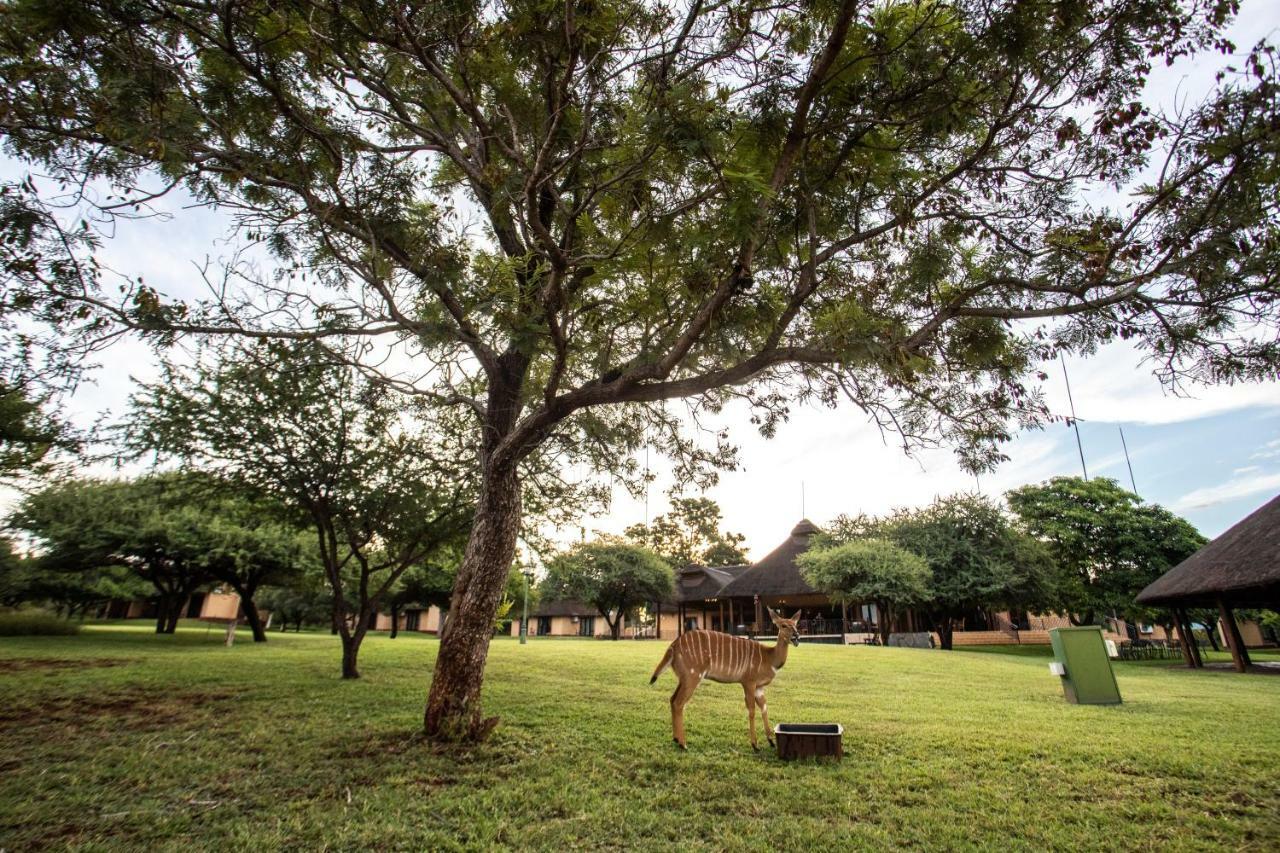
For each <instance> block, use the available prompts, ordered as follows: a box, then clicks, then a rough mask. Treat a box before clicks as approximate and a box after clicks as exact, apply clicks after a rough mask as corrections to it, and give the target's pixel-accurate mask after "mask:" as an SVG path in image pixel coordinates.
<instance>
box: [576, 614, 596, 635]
mask: <svg viewBox="0 0 1280 853" xmlns="http://www.w3.org/2000/svg"><path fill="white" fill-rule="evenodd" d="M595 635H596V617H594V616H579V617H578V636H579V637H594V636H595Z"/></svg>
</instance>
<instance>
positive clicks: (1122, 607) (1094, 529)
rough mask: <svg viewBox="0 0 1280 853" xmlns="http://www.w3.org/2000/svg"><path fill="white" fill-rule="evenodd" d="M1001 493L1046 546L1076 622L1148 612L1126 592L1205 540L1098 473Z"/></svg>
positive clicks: (1136, 588) (1176, 518) (1186, 524)
mask: <svg viewBox="0 0 1280 853" xmlns="http://www.w3.org/2000/svg"><path fill="white" fill-rule="evenodd" d="M1005 498H1006V500H1007V501H1008V502H1009V507H1010V509H1012V510H1013V512H1014V513H1015V514H1016V515H1017V516H1018V518H1019V519H1020V520H1021V521H1022V524H1023V525H1024V526H1025V527H1026V529H1027V530H1028V531H1029V532H1031V533H1032V534H1033V535H1034V536H1036V537H1038V538H1040V539H1041V540H1043V541H1044V542H1045V544H1046V545H1047V546H1048V547H1049V549H1050V550H1051V551H1052V552H1053V555H1054V559H1055V561H1056V563H1057V565H1058V567H1059V568H1060V569H1061V571H1062V572H1063V577H1062V581H1061V583H1060V584H1059V586H1060V589H1061V592H1062V603H1063V606H1064V609H1065V610H1066V611H1067V612H1068V613H1069V614H1070V616H1071V619H1072V621H1073V622H1074V623H1075V624H1078V625H1079V624H1083V625H1092V624H1094V623H1095V622H1096V621H1097V620H1099V619H1101V618H1103V617H1105V616H1110V615H1112V614H1113V613H1120V614H1123V615H1124V616H1126V617H1127V618H1145V617H1149V616H1151V615H1152V611H1151V610H1149V609H1143V608H1139V607H1138V606H1137V605H1136V604H1134V601H1133V599H1134V597H1136V596H1137V594H1138V593H1139V592H1141V591H1142V590H1143V589H1144V588H1145V587H1146V586H1147V585H1148V584H1150V583H1151V582H1153V581H1154V580H1155V579H1156V578H1158V577H1160V576H1161V575H1162V574H1164V573H1165V572H1167V571H1168V570H1169V569H1171V568H1172V567H1173V566H1176V565H1177V564H1178V563H1180V562H1182V561H1183V560H1185V559H1186V558H1187V557H1189V556H1191V555H1192V554H1194V553H1195V552H1196V551H1197V550H1199V549H1200V547H1201V546H1203V545H1204V544H1205V543H1206V542H1207V541H1208V540H1207V539H1205V538H1204V537H1203V536H1201V535H1200V533H1199V531H1197V530H1196V529H1195V528H1194V527H1192V526H1191V524H1190V523H1189V522H1187V521H1186V520H1185V519H1183V518H1180V517H1179V516H1177V515H1174V514H1173V513H1171V512H1169V510H1167V509H1165V508H1164V507H1162V506H1160V505H1159V504H1148V503H1143V502H1142V499H1141V498H1139V497H1138V496H1137V495H1135V494H1134V493H1133V492H1130V491H1128V490H1126V489H1124V488H1122V487H1121V486H1120V485H1119V484H1118V483H1116V481H1115V480H1110V479H1107V478H1106V477H1095V478H1094V479H1092V480H1083V479H1081V478H1079V477H1054V478H1053V479H1051V480H1049V481H1048V482H1046V483H1040V484H1036V485H1028V486H1022V487H1021V488H1017V489H1014V490H1012V491H1010V492H1009V493H1008V494H1007V495H1006V496H1005ZM1215 618H1216V617H1215Z"/></svg>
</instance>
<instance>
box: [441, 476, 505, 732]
mask: <svg viewBox="0 0 1280 853" xmlns="http://www.w3.org/2000/svg"><path fill="white" fill-rule="evenodd" d="M519 530H520V481H519V478H518V477H517V475H516V471H515V466H514V465H512V466H510V467H509V468H508V469H507V470H503V471H493V470H489V471H487V472H486V476H485V478H484V481H483V482H482V484H481V489H480V495H479V497H478V499H477V502H476V513H475V520H474V524H473V525H472V528H471V536H470V538H469V539H468V540H467V548H466V552H465V553H464V555H463V558H462V565H461V566H459V567H458V577H457V580H456V581H455V582H454V587H453V595H452V597H451V598H450V603H449V621H448V622H447V623H446V624H445V626H444V629H443V630H442V632H441V638H440V651H439V652H438V653H437V655H436V664H435V671H434V673H433V675H432V679H431V690H430V692H429V694H428V696H427V707H426V713H425V715H424V718H423V726H424V729H425V731H426V733H427V735H428V737H432V738H435V739H437V740H446V741H459V740H480V739H483V738H484V737H485V736H486V735H487V734H488V733H489V732H490V731H492V730H493V727H494V726H495V725H497V722H498V718H497V717H492V718H490V719H484V718H483V717H482V709H481V705H480V687H481V684H482V683H483V680H484V664H485V659H486V658H487V657H488V654H489V641H490V639H491V638H492V637H493V616H494V613H496V612H497V607H498V601H499V600H500V599H501V597H502V591H503V587H504V586H505V585H506V580H507V572H508V571H509V570H510V568H511V561H512V559H513V558H514V557H515V548H516V535H517V534H518V533H519Z"/></svg>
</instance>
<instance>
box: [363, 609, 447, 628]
mask: <svg viewBox="0 0 1280 853" xmlns="http://www.w3.org/2000/svg"><path fill="white" fill-rule="evenodd" d="M414 609H417V608H414ZM440 616H441V613H440V608H439V607H436V606H435V605H434V604H433V605H431V607H429V608H427V611H426V612H425V613H422V614H421V615H420V616H419V617H418V633H420V634H438V633H439V632H440ZM408 621H409V614H408V613H404V612H401V613H400V630H401V631H403V630H405V625H407V624H408ZM372 628H373V630H374V631H390V630H391V614H390V613H379V614H378V618H377V620H376V621H375V622H374V624H373V626H372Z"/></svg>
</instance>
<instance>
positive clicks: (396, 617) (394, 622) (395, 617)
mask: <svg viewBox="0 0 1280 853" xmlns="http://www.w3.org/2000/svg"><path fill="white" fill-rule="evenodd" d="M398 633H400V605H398V604H393V605H392V606H391V639H393V640H394V639H395V638H396V634H398Z"/></svg>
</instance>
